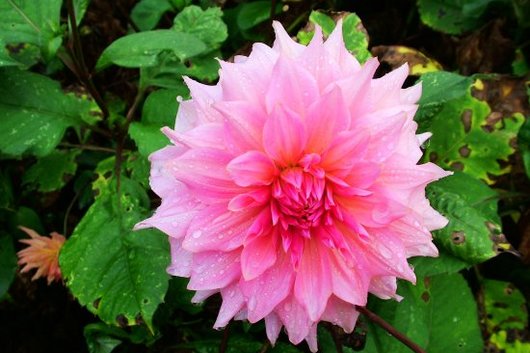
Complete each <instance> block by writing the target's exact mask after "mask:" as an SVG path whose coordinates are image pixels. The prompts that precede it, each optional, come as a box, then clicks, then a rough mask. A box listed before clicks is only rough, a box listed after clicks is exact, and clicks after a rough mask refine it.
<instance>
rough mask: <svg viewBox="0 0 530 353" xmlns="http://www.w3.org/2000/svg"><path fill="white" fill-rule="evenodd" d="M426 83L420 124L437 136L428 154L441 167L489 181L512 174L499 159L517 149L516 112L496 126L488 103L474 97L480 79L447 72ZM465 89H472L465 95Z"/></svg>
mask: <svg viewBox="0 0 530 353" xmlns="http://www.w3.org/2000/svg"><path fill="white" fill-rule="evenodd" d="M421 80H422V82H423V87H424V88H425V89H426V93H425V95H424V96H423V97H422V99H421V100H420V111H419V112H418V116H417V118H416V120H417V121H418V123H419V124H420V131H425V130H428V131H430V132H432V134H433V137H432V138H431V139H430V140H429V142H428V143H427V148H426V151H425V156H426V157H428V158H429V160H430V161H432V162H436V164H438V165H439V166H441V167H442V168H445V169H453V170H460V171H464V172H466V173H467V174H469V175H472V176H474V177H477V178H480V179H484V180H486V181H487V182H489V183H492V182H493V180H492V176H498V175H502V174H505V173H507V172H509V170H510V169H509V167H501V165H500V164H499V161H505V160H507V159H508V157H509V156H510V155H511V154H512V153H513V152H514V151H515V150H514V148H513V147H512V146H511V145H510V142H511V140H512V139H514V138H515V137H516V136H517V132H518V131H519V128H520V126H521V125H522V123H523V121H524V118H523V116H522V115H521V114H520V113H515V114H514V115H513V116H511V117H502V119H500V120H499V121H496V122H494V123H491V122H490V121H489V120H488V118H489V116H490V113H491V109H490V107H489V106H488V104H487V103H486V102H483V101H481V100H478V99H476V98H474V97H473V96H472V95H471V89H472V88H475V89H480V87H481V85H482V83H481V81H480V80H477V81H476V82H475V84H474V85H471V84H470V79H469V78H465V77H462V76H460V77H459V76H458V75H456V74H447V73H443V72H434V73H428V74H425V75H423V76H422V78H421ZM465 85H469V86H467V87H466V90H465V93H462V92H463V89H464V87H465ZM451 91H452V92H451ZM435 92H436V93H435Z"/></svg>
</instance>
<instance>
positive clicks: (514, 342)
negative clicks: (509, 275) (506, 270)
mask: <svg viewBox="0 0 530 353" xmlns="http://www.w3.org/2000/svg"><path fill="white" fill-rule="evenodd" d="M481 297H482V298H483V300H482V301H481V303H482V304H483V305H484V308H483V310H484V316H485V319H484V320H485V328H486V331H487V333H488V337H489V346H496V347H497V348H498V349H499V350H503V351H506V352H517V351H518V350H517V348H523V349H524V350H522V351H524V352H526V351H528V348H530V343H528V338H527V337H526V336H527V335H526V331H525V328H526V324H527V322H528V313H527V309H526V300H525V297H524V295H523V294H522V293H521V291H520V290H519V289H517V288H516V287H515V286H514V285H513V284H511V283H508V282H502V281H495V280H490V279H483V280H482V281H481ZM507 337H510V339H509V340H507ZM525 338H526V339H525ZM522 340H525V341H527V342H526V343H522V342H521V341H522Z"/></svg>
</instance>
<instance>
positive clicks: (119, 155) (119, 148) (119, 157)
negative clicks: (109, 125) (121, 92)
mask: <svg viewBox="0 0 530 353" xmlns="http://www.w3.org/2000/svg"><path fill="white" fill-rule="evenodd" d="M144 94H145V90H143V89H142V88H141V87H140V88H138V93H136V97H134V101H133V104H132V105H131V107H130V108H129V111H128V112H127V115H126V116H125V123H124V124H123V127H122V128H121V129H120V131H119V132H118V134H117V138H116V140H117V141H118V144H117V145H116V164H115V166H114V174H115V175H116V184H117V185H116V186H117V188H118V191H119V190H120V185H121V182H120V180H121V165H122V163H123V146H124V144H125V139H126V138H127V132H128V131H129V125H131V122H132V120H133V118H134V114H135V113H136V110H137V109H138V107H139V106H140V102H141V101H142V99H143V98H144Z"/></svg>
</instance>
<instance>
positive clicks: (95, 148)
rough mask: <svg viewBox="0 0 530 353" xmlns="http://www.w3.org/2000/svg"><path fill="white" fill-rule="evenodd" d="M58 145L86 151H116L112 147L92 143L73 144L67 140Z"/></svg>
mask: <svg viewBox="0 0 530 353" xmlns="http://www.w3.org/2000/svg"><path fill="white" fill-rule="evenodd" d="M59 146H61V147H70V148H79V149H82V150H87V151H99V152H107V153H115V152H116V150H114V149H112V148H107V147H100V146H93V145H78V144H75V143H68V142H61V143H60V144H59Z"/></svg>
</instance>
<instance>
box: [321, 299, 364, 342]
mask: <svg viewBox="0 0 530 353" xmlns="http://www.w3.org/2000/svg"><path fill="white" fill-rule="evenodd" d="M358 317H359V312H358V311H357V310H355V306H354V305H352V304H350V303H348V302H345V301H344V300H341V299H339V298H337V297H335V296H331V297H330V298H329V301H328V305H327V306H326V311H324V313H323V314H322V320H324V321H328V322H331V323H332V324H334V325H337V326H340V327H342V328H343V329H344V331H345V332H346V333H351V332H353V329H354V328H355V323H356V322H357V318H358Z"/></svg>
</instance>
